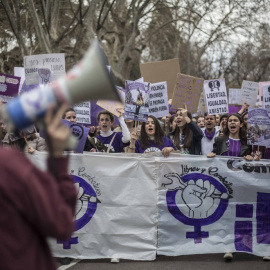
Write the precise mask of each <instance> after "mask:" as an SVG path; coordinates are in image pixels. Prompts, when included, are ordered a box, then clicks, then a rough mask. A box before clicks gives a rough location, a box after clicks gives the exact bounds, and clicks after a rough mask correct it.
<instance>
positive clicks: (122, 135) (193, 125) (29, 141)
mask: <svg viewBox="0 0 270 270" xmlns="http://www.w3.org/2000/svg"><path fill="white" fill-rule="evenodd" d="M247 109H248V104H246V103H244V104H243V106H242V108H241V109H240V111H239V112H238V113H234V114H231V115H227V114H224V115H209V114H207V113H206V114H205V115H199V116H197V117H194V116H193V117H192V115H191V114H190V113H189V112H188V110H187V107H186V106H185V108H179V109H178V110H176V111H171V112H170V114H169V115H168V116H166V117H163V118H160V119H157V118H156V117H154V116H151V115H149V116H148V119H147V121H146V122H142V123H141V122H138V121H133V120H130V119H124V110H123V109H118V112H119V116H118V120H119V123H120V124H119V125H118V126H114V115H113V114H111V113H110V112H108V111H100V112H99V113H98V115H97V122H98V126H89V134H88V136H87V140H86V142H85V147H84V151H88V152H106V153H138V154H142V153H150V152H161V153H162V155H163V156H164V157H169V155H170V153H172V152H174V153H178V154H180V155H186V154H189V155H205V156H207V157H208V158H214V157H215V156H217V155H222V156H230V157H244V158H245V159H246V160H248V161H251V160H260V158H266V159H267V158H270V151H268V148H265V147H264V148H263V147H260V148H258V147H256V148H254V149H253V148H252V146H250V145H248V144H247V119H248V114H247ZM62 118H63V119H65V120H67V121H70V122H73V123H76V122H77V119H76V113H75V110H74V109H73V108H68V109H67V110H66V111H65V112H64V114H63V116H62ZM0 138H1V140H2V144H3V146H4V147H11V148H16V149H18V150H20V151H21V152H28V153H30V154H33V153H35V151H46V150H47V146H46V141H45V140H44V139H43V138H42V137H41V136H40V134H39V133H38V132H37V130H36V128H35V127H31V128H29V129H27V130H23V131H18V130H17V131H14V132H12V133H11V132H7V128H6V126H5V125H4V123H2V122H1V121H0ZM224 258H225V259H232V258H233V255H232V253H230V252H227V253H225V255H224ZM264 259H265V260H270V257H264Z"/></svg>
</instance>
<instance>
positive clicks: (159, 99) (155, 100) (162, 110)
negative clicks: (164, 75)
mask: <svg viewBox="0 0 270 270" xmlns="http://www.w3.org/2000/svg"><path fill="white" fill-rule="evenodd" d="M150 89H151V90H150V95H149V115H153V116H155V117H156V118H159V117H163V116H167V115H168V114H169V107H168V92H167V82H160V83H151V84H150Z"/></svg>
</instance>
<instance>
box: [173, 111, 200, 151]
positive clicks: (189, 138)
mask: <svg viewBox="0 0 270 270" xmlns="http://www.w3.org/2000/svg"><path fill="white" fill-rule="evenodd" d="M191 119H192V116H191V114H190V113H189V112H188V111H187V107H186V106H185V109H183V108H180V109H178V111H177V112H176V127H175V130H174V131H172V132H171V133H170V134H169V136H168V137H169V138H170V139H171V140H172V141H173V143H174V145H175V147H176V148H177V149H178V150H180V152H181V153H182V154H191V155H200V154H201V139H202V138H203V132H202V130H201V129H200V128H199V127H198V126H197V124H196V123H195V122H193V121H192V120H191Z"/></svg>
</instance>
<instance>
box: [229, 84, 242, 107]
mask: <svg viewBox="0 0 270 270" xmlns="http://www.w3.org/2000/svg"><path fill="white" fill-rule="evenodd" d="M241 91H242V89H241V88H240V89H238V88H229V104H239V105H241V103H239V100H240V96H241Z"/></svg>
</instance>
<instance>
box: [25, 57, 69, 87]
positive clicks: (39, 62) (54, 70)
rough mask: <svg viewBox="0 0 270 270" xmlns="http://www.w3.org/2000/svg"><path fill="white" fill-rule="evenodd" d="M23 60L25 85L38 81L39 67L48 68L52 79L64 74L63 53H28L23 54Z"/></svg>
mask: <svg viewBox="0 0 270 270" xmlns="http://www.w3.org/2000/svg"><path fill="white" fill-rule="evenodd" d="M23 61H24V69H25V80H26V85H32V84H38V83H39V76H38V69H39V68H47V69H50V70H51V75H52V80H55V79H57V78H59V77H61V76H63V75H65V74H66V72H65V71H66V68H65V54H64V53H53V54H38V55H29V56H25V57H24V58H23Z"/></svg>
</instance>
